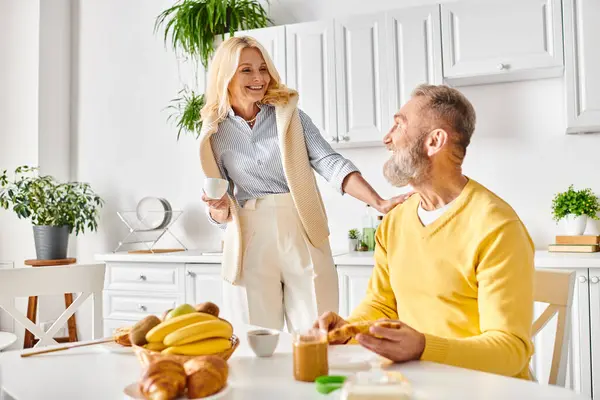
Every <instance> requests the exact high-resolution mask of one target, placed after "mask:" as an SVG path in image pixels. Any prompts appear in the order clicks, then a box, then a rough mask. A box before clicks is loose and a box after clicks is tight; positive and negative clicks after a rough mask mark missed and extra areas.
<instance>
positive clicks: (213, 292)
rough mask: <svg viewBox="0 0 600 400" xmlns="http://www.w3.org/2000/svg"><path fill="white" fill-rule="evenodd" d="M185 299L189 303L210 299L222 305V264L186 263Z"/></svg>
mask: <svg viewBox="0 0 600 400" xmlns="http://www.w3.org/2000/svg"><path fill="white" fill-rule="evenodd" d="M185 273H186V277H185V300H186V303H188V304H192V305H193V304H198V303H204V302H206V301H210V302H213V303H215V304H216V305H218V306H219V307H221V306H222V303H223V302H222V290H223V289H222V285H223V279H222V278H221V265H220V264H186V266H185Z"/></svg>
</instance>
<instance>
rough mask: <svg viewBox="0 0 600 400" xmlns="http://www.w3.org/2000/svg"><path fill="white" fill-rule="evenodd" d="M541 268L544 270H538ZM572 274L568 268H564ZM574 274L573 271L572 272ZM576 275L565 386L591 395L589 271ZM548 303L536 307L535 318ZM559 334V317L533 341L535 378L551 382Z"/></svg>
mask: <svg viewBox="0 0 600 400" xmlns="http://www.w3.org/2000/svg"><path fill="white" fill-rule="evenodd" d="M539 269H542V268H539ZM565 270H567V271H569V270H568V269H565ZM570 271H573V270H570ZM574 271H575V273H576V277H575V287H574V290H573V304H572V308H571V337H570V344H569V355H568V364H567V380H566V386H567V387H568V388H571V389H573V390H575V391H577V392H581V393H585V394H587V395H589V396H591V390H592V387H591V376H592V373H591V363H590V319H589V316H590V302H589V297H588V296H589V286H588V270H587V269H585V268H581V269H576V270H574ZM546 306H547V304H544V303H536V304H535V318H537V317H539V315H540V313H541V312H542V311H543V310H544V309H545V308H546ZM555 332H556V317H554V318H552V319H551V320H550V322H549V323H548V325H546V326H545V327H544V329H542V331H541V332H540V333H539V334H538V335H537V336H536V337H535V338H534V345H535V353H534V356H533V358H532V362H531V366H532V369H533V372H534V374H535V377H536V379H537V380H538V381H539V382H541V383H545V382H548V376H549V375H550V367H551V363H552V353H553V351H554V339H555Z"/></svg>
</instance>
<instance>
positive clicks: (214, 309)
mask: <svg viewBox="0 0 600 400" xmlns="http://www.w3.org/2000/svg"><path fill="white" fill-rule="evenodd" d="M194 308H195V309H196V311H198V312H203V313H206V314H211V315H214V316H215V317H217V318H218V317H219V306H217V305H216V304H215V303H211V302H210V301H207V302H206V303H200V304H196V306H195V307H194Z"/></svg>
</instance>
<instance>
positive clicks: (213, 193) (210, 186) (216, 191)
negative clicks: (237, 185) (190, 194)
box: [204, 178, 229, 200]
mask: <svg viewBox="0 0 600 400" xmlns="http://www.w3.org/2000/svg"><path fill="white" fill-rule="evenodd" d="M228 187H229V182H227V181H226V180H225V179H219V178H206V179H204V193H206V196H208V198H210V199H213V200H218V199H220V198H221V197H223V196H224V195H225V193H227V188H228Z"/></svg>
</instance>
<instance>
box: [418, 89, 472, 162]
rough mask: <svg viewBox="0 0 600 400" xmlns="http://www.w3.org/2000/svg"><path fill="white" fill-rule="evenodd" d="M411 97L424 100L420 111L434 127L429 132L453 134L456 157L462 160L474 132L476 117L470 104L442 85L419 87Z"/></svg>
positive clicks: (458, 94)
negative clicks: (437, 129)
mask: <svg viewBox="0 0 600 400" xmlns="http://www.w3.org/2000/svg"><path fill="white" fill-rule="evenodd" d="M412 97H424V98H425V99H426V101H427V102H426V104H424V105H423V109H422V110H423V111H424V112H426V113H428V117H429V119H430V120H432V122H431V123H432V124H433V125H434V126H430V127H428V128H430V130H433V129H436V128H444V129H448V130H450V131H451V132H450V134H451V135H452V134H454V135H453V136H455V138H454V140H453V141H454V144H455V145H456V146H457V148H458V150H459V154H457V156H458V157H459V158H460V159H461V160H462V159H463V158H464V157H465V155H466V153H467V146H469V143H471V136H473V131H475V122H476V115H475V109H474V108H473V105H472V104H471V102H470V101H469V100H468V99H467V98H466V97H465V96H464V95H463V94H462V93H461V92H459V91H458V90H456V89H454V88H451V87H448V86H444V85H439V86H436V85H427V84H424V85H420V86H418V87H417V88H416V89H415V90H414V91H413V93H412Z"/></svg>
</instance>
